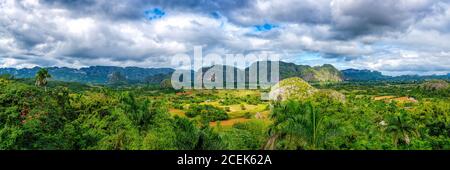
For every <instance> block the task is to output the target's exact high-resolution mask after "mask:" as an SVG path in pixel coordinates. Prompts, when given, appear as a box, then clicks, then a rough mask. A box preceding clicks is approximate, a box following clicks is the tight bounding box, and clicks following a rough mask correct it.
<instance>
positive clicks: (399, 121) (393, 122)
mask: <svg viewBox="0 0 450 170" xmlns="http://www.w3.org/2000/svg"><path fill="white" fill-rule="evenodd" d="M386 131H387V132H388V133H391V134H392V140H393V143H394V145H395V146H397V145H398V143H399V141H400V140H402V141H403V142H405V144H407V145H409V144H410V142H411V136H419V133H418V132H417V130H416V128H415V127H414V124H413V122H412V119H411V117H409V116H408V114H407V113H406V111H404V110H400V113H396V114H393V115H391V116H390V117H389V119H388V126H387V129H386Z"/></svg>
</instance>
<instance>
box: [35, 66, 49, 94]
mask: <svg viewBox="0 0 450 170" xmlns="http://www.w3.org/2000/svg"><path fill="white" fill-rule="evenodd" d="M51 77H52V76H51V75H50V74H49V73H48V70H47V69H45V68H41V69H40V70H39V71H38V72H37V73H36V83H35V85H36V86H39V87H44V88H45V91H47V79H48V78H51Z"/></svg>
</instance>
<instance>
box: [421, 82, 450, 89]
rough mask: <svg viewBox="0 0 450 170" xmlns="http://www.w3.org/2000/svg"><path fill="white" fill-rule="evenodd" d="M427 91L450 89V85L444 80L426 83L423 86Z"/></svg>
mask: <svg viewBox="0 0 450 170" xmlns="http://www.w3.org/2000/svg"><path fill="white" fill-rule="evenodd" d="M422 87H423V88H424V89H425V90H442V89H446V88H448V87H449V85H448V83H447V82H446V81H444V80H433V81H429V82H426V83H424V84H423V85H422Z"/></svg>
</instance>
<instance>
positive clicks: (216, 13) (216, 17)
mask: <svg viewBox="0 0 450 170" xmlns="http://www.w3.org/2000/svg"><path fill="white" fill-rule="evenodd" d="M210 15H211V16H212V17H213V18H215V19H220V18H221V17H222V16H221V15H220V13H219V12H217V11H214V12H211V14H210Z"/></svg>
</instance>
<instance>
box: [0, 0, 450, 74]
mask: <svg viewBox="0 0 450 170" xmlns="http://www.w3.org/2000/svg"><path fill="white" fill-rule="evenodd" d="M194 46H202V47H203V51H204V53H205V54H206V53H212V52H214V53H218V54H228V53H231V54H236V53H243V54H247V53H251V52H265V51H270V52H274V53H277V54H280V55H281V59H282V60H284V61H288V62H294V63H296V64H306V65H313V66H314V65H322V64H326V63H329V64H333V65H334V66H336V67H337V68H339V69H347V68H356V69H370V70H378V71H381V72H383V73H384V74H387V75H404V74H420V75H430V74H447V73H450V1H449V0H384V1H379V0H283V1H280V0H146V1H144V0H129V1H119V0H77V1H74V0H0V67H15V68H24V67H34V66H43V67H48V66H58V67H73V68H80V67H86V66H93V65H108V66H137V67H171V65H170V61H171V57H172V56H174V55H175V54H179V53H186V54H191V53H192V51H193V49H194Z"/></svg>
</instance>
